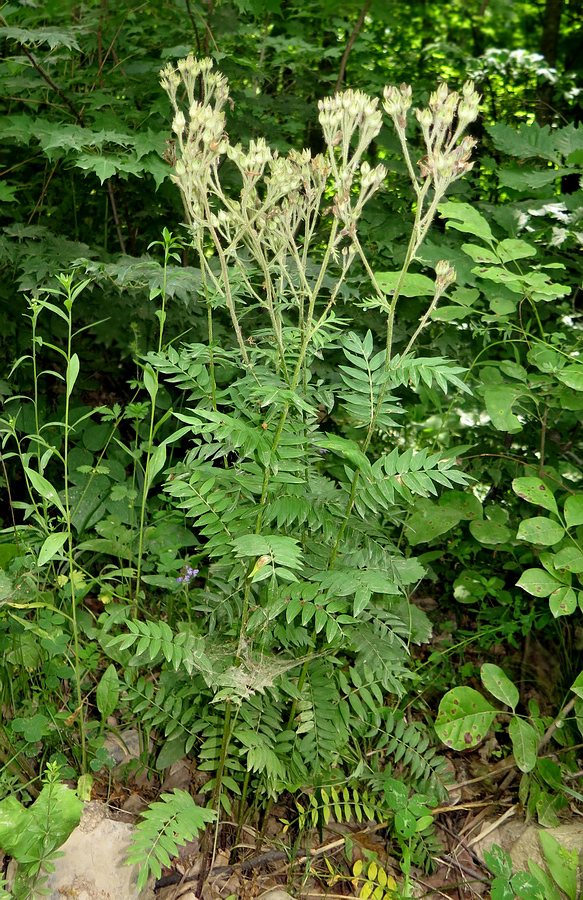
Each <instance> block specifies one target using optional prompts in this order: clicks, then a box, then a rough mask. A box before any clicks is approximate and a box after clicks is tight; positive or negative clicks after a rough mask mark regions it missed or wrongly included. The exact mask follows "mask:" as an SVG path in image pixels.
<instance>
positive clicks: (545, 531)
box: [516, 516, 565, 547]
mask: <svg viewBox="0 0 583 900" xmlns="http://www.w3.org/2000/svg"><path fill="white" fill-rule="evenodd" d="M564 535H565V529H564V528H563V526H562V525H560V524H559V522H553V520H552V519H547V518H546V517H545V516H535V517H534V518H533V519H523V520H522V522H521V523H520V525H519V526H518V531H517V533H516V537H517V538H518V540H521V541H528V542H529V543H531V544H544V545H545V546H547V547H548V546H549V545H551V544H557V543H558V542H559V541H560V540H561V539H562V538H563V537H564Z"/></svg>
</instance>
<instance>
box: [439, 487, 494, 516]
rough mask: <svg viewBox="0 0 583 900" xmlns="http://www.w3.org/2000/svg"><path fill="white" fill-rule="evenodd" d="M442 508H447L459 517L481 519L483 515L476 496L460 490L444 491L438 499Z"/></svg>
mask: <svg viewBox="0 0 583 900" xmlns="http://www.w3.org/2000/svg"><path fill="white" fill-rule="evenodd" d="M439 505H440V507H441V508H442V509H448V510H451V511H453V512H457V513H458V514H459V517H460V519H467V520H468V521H471V520H473V519H481V518H482V517H483V515H484V510H483V508H482V504H481V503H480V501H479V500H478V498H477V497H476V496H475V495H474V494H472V493H470V492H469V491H468V492H467V493H465V494H464V493H462V492H461V491H446V492H445V494H443V496H442V497H440V499H439Z"/></svg>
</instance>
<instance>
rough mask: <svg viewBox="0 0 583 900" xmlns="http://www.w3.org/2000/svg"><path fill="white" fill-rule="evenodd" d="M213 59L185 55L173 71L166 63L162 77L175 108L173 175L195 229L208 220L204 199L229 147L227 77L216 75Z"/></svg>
mask: <svg viewBox="0 0 583 900" xmlns="http://www.w3.org/2000/svg"><path fill="white" fill-rule="evenodd" d="M212 67H213V62H212V60H210V59H200V60H199V59H196V58H195V57H194V56H187V57H186V58H185V59H181V60H179V61H178V64H177V68H176V69H175V68H174V67H173V66H172V65H171V64H169V65H167V66H166V67H165V68H164V69H163V70H162V72H161V73H160V82H161V84H162V87H163V88H164V90H165V91H166V93H167V94H168V96H169V98H170V102H171V103H172V106H173V109H174V118H173V120H172V130H173V132H174V134H175V135H176V146H175V147H173V148H172V152H171V153H169V154H168V157H167V158H168V159H169V160H170V161H171V162H174V174H173V176H172V179H173V181H175V182H176V183H177V184H178V186H179V188H180V190H181V192H182V194H183V197H184V200H185V203H186V206H187V209H188V212H189V215H190V218H191V220H192V222H193V224H195V225H199V226H200V225H202V224H203V220H204V214H203V207H204V205H205V204H204V201H205V199H206V197H207V195H208V193H209V187H210V183H211V181H212V179H213V175H214V173H215V172H216V164H217V161H218V158H219V156H222V155H224V154H225V153H226V152H227V148H228V138H227V136H226V133H225V114H224V113H223V112H222V110H223V107H224V105H225V103H226V102H227V100H228V99H229V89H228V84H227V80H226V78H224V76H222V75H220V74H218V73H215V72H213V71H212ZM181 86H182V88H183V90H184V91H185V93H186V99H187V101H188V106H187V109H188V113H187V114H186V113H185V112H184V110H183V109H182V108H181V106H180V105H179V102H178V90H179V88H180V87H181Z"/></svg>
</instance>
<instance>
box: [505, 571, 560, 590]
mask: <svg viewBox="0 0 583 900" xmlns="http://www.w3.org/2000/svg"><path fill="white" fill-rule="evenodd" d="M516 586H517V587H521V588H523V589H524V590H525V591H527V592H528V593H529V594H532V595H533V596H534V597H549V596H550V595H551V594H552V593H553V591H556V590H557V588H560V587H562V586H563V585H561V582H560V581H559V580H558V579H557V578H553V576H552V575H551V574H550V573H549V572H546V571H545V570H544V569H527V570H526V571H525V572H523V573H522V575H521V576H520V578H519V579H518V581H517V582H516Z"/></svg>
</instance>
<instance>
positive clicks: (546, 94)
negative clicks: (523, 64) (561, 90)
mask: <svg viewBox="0 0 583 900" xmlns="http://www.w3.org/2000/svg"><path fill="white" fill-rule="evenodd" d="M563 3H564V0H546V5H545V17H544V23H543V33H542V38H541V42H540V52H541V53H542V55H543V56H544V58H545V60H546V62H547V64H548V65H549V67H551V68H555V66H556V64H557V52H558V49H559V31H560V28H561V16H562V14H563ZM536 99H537V110H536V119H537V122H538V124H539V125H546V124H548V123H549V122H551V121H552V119H553V115H554V110H553V103H552V101H553V85H552V84H551V83H550V82H549V81H547V82H545V83H544V84H542V85H540V86H539V87H538V89H537V92H536Z"/></svg>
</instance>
